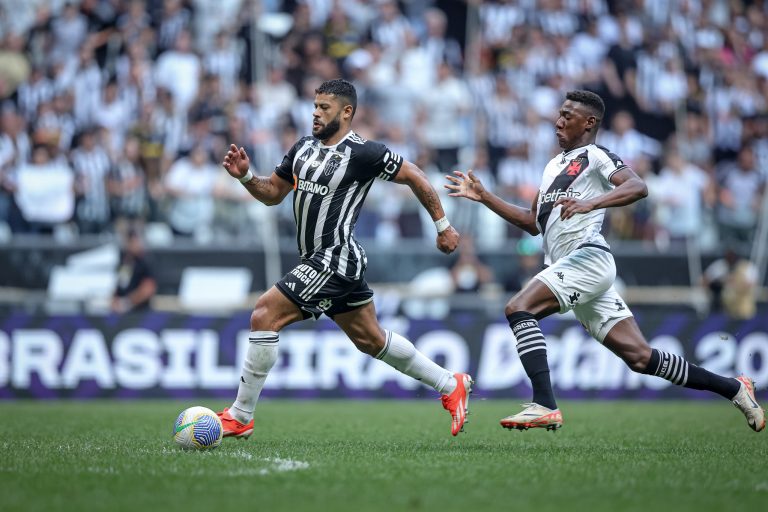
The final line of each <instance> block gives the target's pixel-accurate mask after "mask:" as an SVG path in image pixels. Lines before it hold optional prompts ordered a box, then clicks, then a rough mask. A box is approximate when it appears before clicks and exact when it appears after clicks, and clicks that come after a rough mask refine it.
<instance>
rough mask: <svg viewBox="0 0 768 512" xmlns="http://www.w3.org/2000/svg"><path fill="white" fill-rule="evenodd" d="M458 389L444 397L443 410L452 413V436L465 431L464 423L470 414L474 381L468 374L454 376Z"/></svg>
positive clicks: (442, 398)
mask: <svg viewBox="0 0 768 512" xmlns="http://www.w3.org/2000/svg"><path fill="white" fill-rule="evenodd" d="M454 377H455V378H456V389H454V390H453V392H452V393H451V394H450V395H443V396H442V397H441V398H440V400H442V402H443V409H445V410H446V411H448V412H450V413H451V434H453V435H454V436H456V435H458V434H459V432H463V431H464V423H466V421H467V414H469V394H470V393H472V384H474V381H473V380H472V377H470V376H469V375H468V374H466V373H456V374H454Z"/></svg>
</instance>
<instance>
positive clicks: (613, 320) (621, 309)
mask: <svg viewBox="0 0 768 512" xmlns="http://www.w3.org/2000/svg"><path fill="white" fill-rule="evenodd" d="M573 313H574V315H575V316H576V318H577V319H578V321H579V322H581V325H583V326H584V328H585V329H586V330H587V332H589V334H591V335H592V337H593V338H595V339H596V340H597V341H599V342H601V343H604V342H605V340H606V337H607V335H608V333H609V332H610V331H611V329H613V328H614V327H615V326H616V325H617V324H618V323H619V322H621V321H622V320H624V319H626V318H632V311H630V309H629V307H628V306H627V304H626V303H625V302H624V300H623V299H622V298H621V296H620V295H619V293H618V292H617V291H616V288H615V287H614V286H611V287H610V288H608V290H606V291H605V292H603V293H602V294H600V295H598V296H597V297H595V298H593V299H592V300H591V301H589V302H585V303H583V304H578V305H577V306H576V307H574V308H573Z"/></svg>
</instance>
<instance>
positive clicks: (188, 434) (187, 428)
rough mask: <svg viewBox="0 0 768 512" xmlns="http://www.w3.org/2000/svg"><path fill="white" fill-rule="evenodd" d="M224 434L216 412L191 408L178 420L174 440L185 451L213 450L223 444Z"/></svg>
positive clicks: (183, 412)
mask: <svg viewBox="0 0 768 512" xmlns="http://www.w3.org/2000/svg"><path fill="white" fill-rule="evenodd" d="M223 432H224V429H223V428H222V426H221V420H220V419H219V417H218V416H217V415H216V413H215V412H213V411H212V410H210V409H208V408H207V407H199V406H197V407H190V408H189V409H185V410H183V411H181V414H179V417H178V418H176V424H175V425H174V426H173V440H174V441H175V442H176V444H177V445H179V446H180V447H182V448H184V449H185V450H211V449H213V448H216V447H217V446H219V445H220V444H221V435H222V433H223Z"/></svg>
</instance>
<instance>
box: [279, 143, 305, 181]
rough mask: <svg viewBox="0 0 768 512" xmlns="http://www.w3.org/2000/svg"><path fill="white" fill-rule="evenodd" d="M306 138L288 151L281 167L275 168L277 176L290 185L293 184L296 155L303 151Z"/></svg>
mask: <svg viewBox="0 0 768 512" xmlns="http://www.w3.org/2000/svg"><path fill="white" fill-rule="evenodd" d="M305 140H306V138H303V139H300V140H299V141H298V142H297V143H296V144H294V145H293V147H291V149H289V150H288V153H286V154H285V156H284V157H283V161H282V162H280V165H278V166H277V167H275V174H277V175H278V176H280V177H281V178H283V179H284V180H285V181H287V182H289V183H293V161H294V159H295V158H296V153H297V152H298V151H299V149H301V146H302V145H303V144H304V141H305Z"/></svg>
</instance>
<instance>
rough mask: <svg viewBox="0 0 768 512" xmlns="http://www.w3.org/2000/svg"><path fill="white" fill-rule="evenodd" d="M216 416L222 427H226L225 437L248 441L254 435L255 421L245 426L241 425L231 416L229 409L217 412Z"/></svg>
mask: <svg viewBox="0 0 768 512" xmlns="http://www.w3.org/2000/svg"><path fill="white" fill-rule="evenodd" d="M216 415H217V416H218V417H219V419H220V420H221V425H222V427H224V433H223V437H236V438H238V439H248V438H249V437H251V434H253V420H251V421H249V422H248V423H245V424H244V423H240V422H239V421H237V420H236V419H235V418H233V417H232V415H231V414H229V408H228V407H227V408H226V409H224V410H223V411H221V412H217V413H216Z"/></svg>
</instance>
